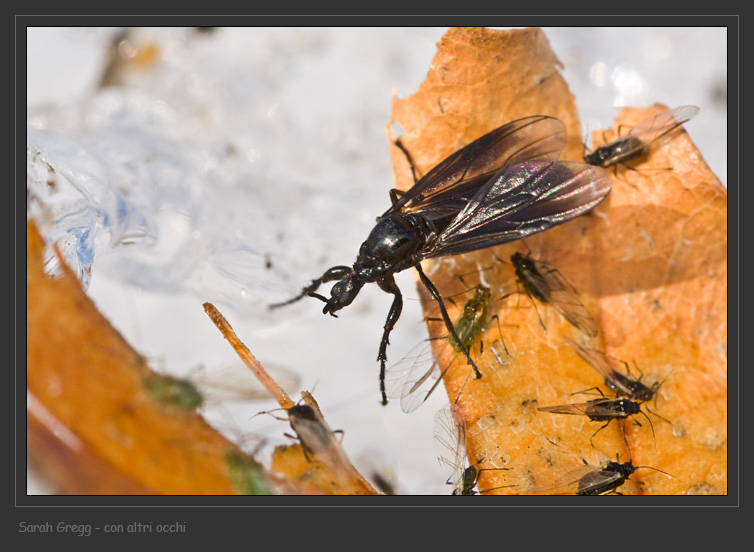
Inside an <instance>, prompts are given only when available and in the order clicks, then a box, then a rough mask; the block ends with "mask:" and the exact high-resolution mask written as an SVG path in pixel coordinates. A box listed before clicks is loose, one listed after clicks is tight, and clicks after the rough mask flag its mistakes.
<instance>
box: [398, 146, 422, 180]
mask: <svg viewBox="0 0 754 552" xmlns="http://www.w3.org/2000/svg"><path fill="white" fill-rule="evenodd" d="M395 145H396V146H397V147H398V149H400V150H401V151H402V152H403V155H405V156H406V160H407V161H408V165H409V167H411V176H413V177H414V184H416V182H417V179H416V168H415V167H414V160H413V159H411V154H410V153H408V150H407V149H406V147H405V146H404V145H403V142H401V139H400V138H398V139H397V140H396V141H395Z"/></svg>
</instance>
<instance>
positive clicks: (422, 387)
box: [388, 285, 510, 412]
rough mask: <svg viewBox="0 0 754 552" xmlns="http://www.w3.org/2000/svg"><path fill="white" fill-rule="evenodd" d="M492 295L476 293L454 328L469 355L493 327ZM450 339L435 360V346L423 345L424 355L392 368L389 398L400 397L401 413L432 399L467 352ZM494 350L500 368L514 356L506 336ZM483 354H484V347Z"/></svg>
mask: <svg viewBox="0 0 754 552" xmlns="http://www.w3.org/2000/svg"><path fill="white" fill-rule="evenodd" d="M490 295H491V294H490V289H489V288H488V287H486V286H482V285H480V286H478V287H477V288H476V289H475V290H474V295H473V296H472V297H471V298H470V299H469V300H468V301H466V303H465V304H464V307H463V312H462V314H461V316H460V317H459V318H458V321H457V322H456V323H455V325H454V326H453V329H454V330H455V332H456V335H458V339H459V341H460V342H461V345H462V346H463V347H464V348H465V350H467V351H472V350H473V349H474V348H473V346H474V343H475V341H476V339H477V338H478V337H479V336H480V334H481V333H482V332H483V331H484V329H485V327H486V326H487V325H488V324H489V323H490V320H491V318H490V316H489V314H490V313H489V309H488V306H489V302H490ZM492 318H495V317H494V316H493V317H492ZM446 338H447V340H448V341H447V343H448V345H447V346H446V347H444V348H443V350H442V352H441V353H440V354H439V355H438V356H437V357H435V355H434V353H433V351H432V347H431V345H430V344H426V343H423V344H421V345H420V347H421V351H420V352H418V354H414V353H415V352H416V351H417V349H416V348H415V349H414V350H412V351H411V352H410V353H409V354H408V355H407V356H406V357H404V358H403V360H401V361H400V362H398V363H397V364H395V365H393V366H392V367H391V368H390V371H389V372H388V380H389V381H388V395H389V396H390V397H400V399H401V409H402V410H403V411H404V412H412V411H414V410H416V409H417V408H419V406H421V405H422V404H423V403H424V402H425V401H426V400H427V398H429V396H430V395H431V394H432V393H433V392H434V390H435V389H436V388H437V386H438V385H439V383H440V381H441V378H442V376H443V375H444V374H445V372H446V371H447V370H448V369H449V368H450V366H451V364H452V363H453V360H454V359H455V357H456V356H457V355H458V354H459V353H462V352H463V350H462V349H461V347H459V345H458V342H457V341H456V340H455V339H454V338H453V337H452V336H451V335H448V336H444V337H442V339H443V340H444V339H446ZM491 349H492V351H493V354H495V356H496V358H497V359H498V362H499V363H500V364H504V361H503V360H501V358H507V357H509V356H510V355H508V350H507V348H506V347H505V343H504V342H503V341H502V336H501V337H500V339H499V340H495V341H494V342H493V343H492V346H491ZM479 351H480V354H481V351H482V345H481V344H480V345H479ZM406 365H408V368H406V367H405V366H406ZM470 373H473V372H470Z"/></svg>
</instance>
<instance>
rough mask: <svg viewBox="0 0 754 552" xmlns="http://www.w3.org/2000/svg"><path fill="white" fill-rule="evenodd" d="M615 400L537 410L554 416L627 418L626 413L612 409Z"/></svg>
mask: <svg viewBox="0 0 754 552" xmlns="http://www.w3.org/2000/svg"><path fill="white" fill-rule="evenodd" d="M614 404H615V399H602V400H596V401H589V402H585V403H574V404H559V405H555V406H541V407H539V408H538V409H537V410H541V411H542V412H552V413H554V414H576V415H579V414H580V415H583V416H589V417H606V418H625V417H627V416H628V414H627V413H626V412H623V411H620V410H616V409H615V408H610V406H612V405H614Z"/></svg>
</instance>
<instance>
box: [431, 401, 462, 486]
mask: <svg viewBox="0 0 754 552" xmlns="http://www.w3.org/2000/svg"><path fill="white" fill-rule="evenodd" d="M433 443H434V447H435V452H436V453H437V460H438V461H439V462H440V465H441V466H442V467H443V468H449V469H450V470H451V474H450V477H449V478H448V482H449V483H450V484H451V485H452V486H453V494H462V493H463V476H464V473H465V471H466V464H467V462H468V460H467V459H466V422H464V420H463V417H462V415H461V412H460V410H459V408H458V406H457V405H455V404H449V405H447V406H444V407H443V408H441V409H440V410H438V411H437V413H436V414H435V421H434V441H433Z"/></svg>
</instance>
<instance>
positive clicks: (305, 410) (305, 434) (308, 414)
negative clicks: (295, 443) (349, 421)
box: [288, 404, 342, 463]
mask: <svg viewBox="0 0 754 552" xmlns="http://www.w3.org/2000/svg"><path fill="white" fill-rule="evenodd" d="M288 422H289V423H290V424H291V428H292V429H293V431H295V432H296V435H298V438H299V440H300V441H301V446H302V447H303V449H304V453H305V454H307V455H309V454H311V455H313V456H317V457H319V458H320V459H323V461H326V460H327V458H333V459H335V458H336V457H338V456H339V455H340V454H341V453H342V449H341V447H340V442H339V441H338V439H337V437H336V436H335V433H337V432H335V431H332V430H331V429H330V428H328V427H327V426H325V424H324V423H323V421H322V420H321V419H320V418H319V417H318V416H317V414H316V412H315V411H314V409H313V408H312V407H311V406H309V405H308V404H297V405H294V406H292V407H291V408H289V409H288ZM340 433H342V432H340ZM339 460H340V459H339V458H337V459H335V460H332V462H331V463H335V462H338V461H339ZM326 463H327V462H326Z"/></svg>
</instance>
